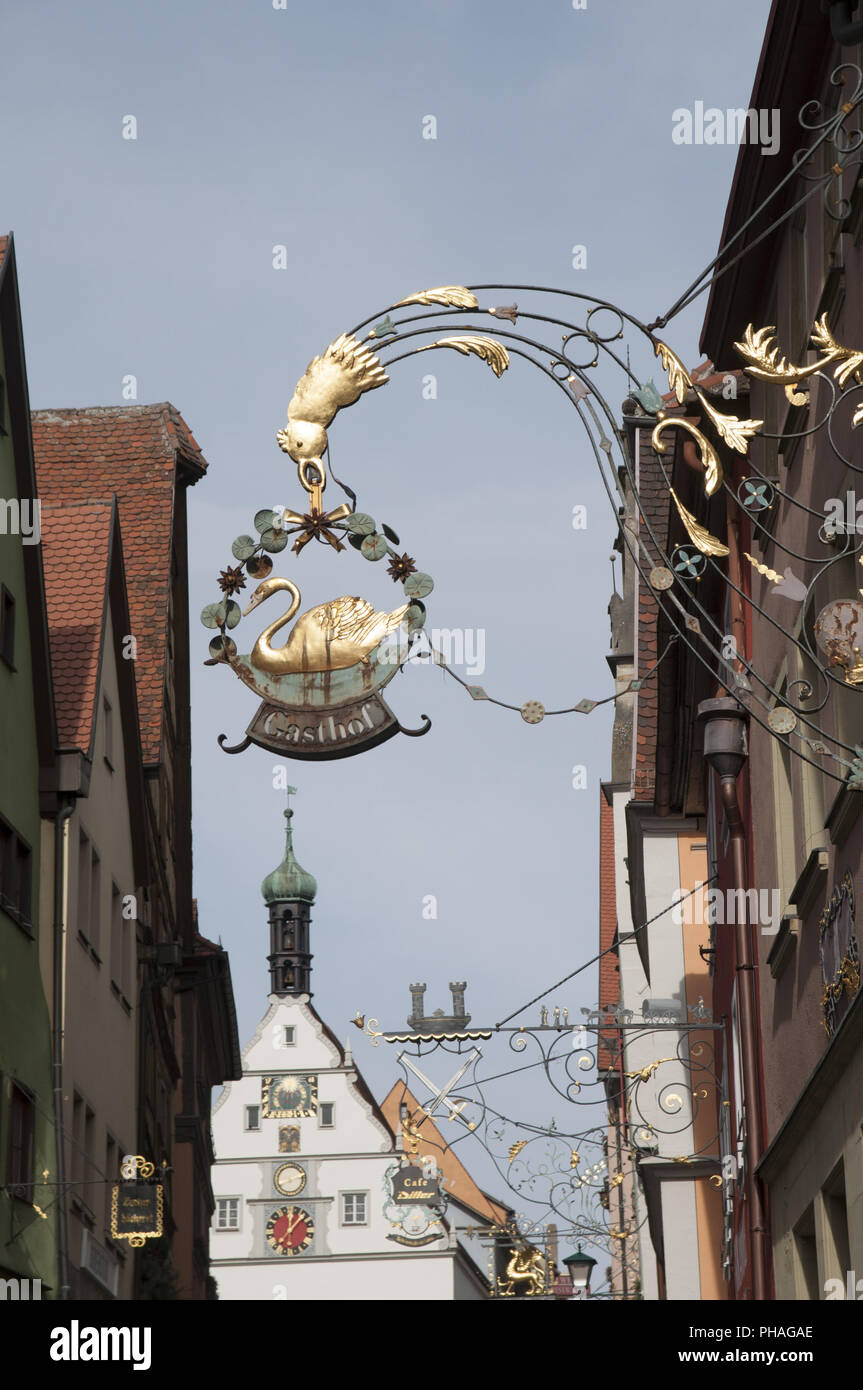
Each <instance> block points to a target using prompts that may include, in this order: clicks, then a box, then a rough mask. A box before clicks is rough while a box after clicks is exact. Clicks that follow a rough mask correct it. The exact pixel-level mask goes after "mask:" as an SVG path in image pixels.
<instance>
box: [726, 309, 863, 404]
mask: <svg viewBox="0 0 863 1390" xmlns="http://www.w3.org/2000/svg"><path fill="white" fill-rule="evenodd" d="M775 332H776V328H775V325H773V324H771V325H770V326H769V327H768V328H759V329H758V330H757V331H756V330H755V329H754V328H753V326H752V324H751V323H750V324H749V325H748V326H747V329H746V332H745V333H744V335H743V340H742V342H739V343H735V344H734V346H735V347H736V348H737V351H738V352H739V353H740V354H741V356H742V357H744V358H745V359H746V360H747V361H748V362H749V363H750V364H751V365H750V366H749V367H747V371H748V372H749V373H750V375H751V376H757V377H761V378H762V380H764V381H776V382H783V383H785V385H787V386H794V385H796V384H797V383H798V382H800V381H803V380H804V378H805V377H808V376H814V374H815V373H816V372H820V371H821V369H822V368H823V367H827V366H829V364H830V363H831V362H837V363H838V364H839V365H837V366H836V367H835V368H834V370H833V376H834V377H835V379H836V380H837V381H838V382H839V385H840V386H843V387H844V386H846V385H847V383H848V379H849V377H851V376H853V377H854V379H855V380H856V381H857V383H858V385H859V384H863V352H859V351H858V350H857V349H856V348H848V347H843V345H842V344H841V343H839V342H837V341H836V339H835V338H834V337H833V334H832V333H831V331H830V327H829V325H828V323H827V315H826V314H822V315H821V317H820V319H816V321H815V324H814V326H813V329H812V337H811V342H812V345H813V347H814V348H815V349H816V350H818V351H820V352H822V353H823V356H822V357H819V358H818V359H817V361H815V362H810V363H809V364H808V366H806V367H799V366H795V365H794V364H793V363H792V362H789V361H788V359H787V358H786V357H783V356H782V354H781V352H780V349H779V347H778V345H777V344H775V343H774V341H773V334H774V333H775ZM771 344H772V346H771ZM794 404H795V405H803V404H804V402H803V401H802V400H796V401H795V402H794Z"/></svg>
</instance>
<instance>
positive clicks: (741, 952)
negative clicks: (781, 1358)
mask: <svg viewBox="0 0 863 1390" xmlns="http://www.w3.org/2000/svg"><path fill="white" fill-rule="evenodd" d="M698 718H699V720H700V721H701V723H702V724H703V726H704V757H705V759H706V761H707V762H708V763H709V765H710V766H711V767H712V768H713V771H714V772H715V773H716V774H717V776H718V777H719V783H720V792H721V796H722V805H723V807H724V809H725V820H726V823H727V825H728V833H729V837H730V840H731V863H732V871H733V881H734V888H735V889H742V890H743V894H744V897H743V901H744V903H745V908H744V911H743V912H742V913H740V912H738V913H736V914H735V916H736V919H737V920H736V925H735V947H736V956H737V965H736V973H737V998H738V1002H739V1006H740V1009H739V1015H740V1052H741V1062H742V1071H743V1097H742V1100H743V1115H744V1123H745V1147H744V1152H745V1155H746V1172H745V1174H744V1189H745V1192H746V1206H747V1211H748V1215H749V1249H750V1258H751V1261H752V1296H753V1298H754V1299H756V1300H758V1301H760V1302H763V1301H765V1300H766V1299H767V1298H768V1276H767V1270H768V1253H767V1226H766V1221H765V1214H764V1199H763V1194H762V1191H761V1183H760V1182H759V1179H758V1176H757V1173H756V1168H757V1165H758V1163H759V1160H760V1158H761V1155H762V1153H763V1151H764V1142H763V1127H762V1120H761V1091H760V1084H759V1047H758V1017H757V1009H756V1002H755V971H756V969H757V966H756V964H755V959H754V952H753V949H752V947H753V942H752V923H751V921H750V914H749V896H748V891H747V890H748V888H749V876H748V872H747V864H746V840H745V830H746V827H745V825H744V822H743V816H742V814H741V811H740V802H739V800H738V797H737V777H738V774H739V772H740V770H741V768H742V767H743V764H744V763H745V761H746V759H747V757H748V756H749V748H748V742H747V722H748V715H747V713H746V710H745V709H743V707H742V706H741V705H739V704H738V703H737V701H736V700H733V699H731V697H730V696H725V697H724V698H720V699H716V700H702V702H701V704H700V705H699V706H698ZM737 902H738V904H739V902H740V893H739V892H738V894H737Z"/></svg>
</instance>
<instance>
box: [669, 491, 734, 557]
mask: <svg viewBox="0 0 863 1390" xmlns="http://www.w3.org/2000/svg"><path fill="white" fill-rule="evenodd" d="M668 491H669V492H670V493H671V496H672V498H673V500H674V505H675V507H676V508H677V511H678V514H679V516H680V520H681V521H682V522H683V524H684V526H685V527H686V534H687V535H688V536H689V539H690V540H691V541H692V544H693V545H694V546H695V548H696V550H700V551H701V553H702V555H717V556H721V555H727V554H728V546H727V545H723V543H722V541H720V540H717V539H716V537H715V536H711V534H710V532H709V531H708V530H707V529H706V528H705V527H704V526H701V525H699V523H698V522H697V521H696V520H695V517H694V516H693V515H692V512H690V511H687V509H686V507H684V505H683V503H682V502H681V501H680V498H679V497H678V496H677V493H676V492H675V491H674V488H673V487H671V488H669V489H668Z"/></svg>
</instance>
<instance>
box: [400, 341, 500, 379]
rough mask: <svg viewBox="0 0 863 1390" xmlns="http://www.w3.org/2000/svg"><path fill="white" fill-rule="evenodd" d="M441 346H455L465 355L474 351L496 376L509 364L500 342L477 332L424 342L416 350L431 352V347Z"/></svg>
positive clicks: (457, 350)
mask: <svg viewBox="0 0 863 1390" xmlns="http://www.w3.org/2000/svg"><path fill="white" fill-rule="evenodd" d="M441 347H449V348H455V350H456V352H461V353H464V355H465V356H467V355H468V354H469V353H471V352H473V353H475V354H476V356H477V357H481V358H482V360H483V361H484V362H487V363H488V365H489V366H490V367H491V369H492V371H493V372H494V374H495V376H497V377H500V376H503V373H504V372H505V371H506V369H507V367H508V366H509V353H508V352H507V350H506V348H505V347H504V346H503V345H502V343H496V342H495V340H494V339H493V338H484V337H482V335H481V334H479V333H460V334H456V335H454V336H453V337H452V338H438V340H437V342H436V343H426V344H425V346H424V347H421V348H417V352H431V350H432V348H441Z"/></svg>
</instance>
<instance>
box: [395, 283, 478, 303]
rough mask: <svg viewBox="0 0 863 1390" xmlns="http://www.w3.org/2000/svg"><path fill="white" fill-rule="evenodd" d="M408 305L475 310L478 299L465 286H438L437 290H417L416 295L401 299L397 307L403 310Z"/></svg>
mask: <svg viewBox="0 0 863 1390" xmlns="http://www.w3.org/2000/svg"><path fill="white" fill-rule="evenodd" d="M406 304H446V305H450V306H451V307H452V308H454V309H475V308H476V307H477V297H476V295H475V294H473V293H472V292H471V291H470V290H467V289H465V287H464V285H438V286H437V288H436V289H433V290H417V292H416V294H409V295H408V296H407V297H406V298H405V299H399V300H398V301H397V303H396V305H395V307H396V308H397V309H401V308H402V307H403V306H404V305H406Z"/></svg>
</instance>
